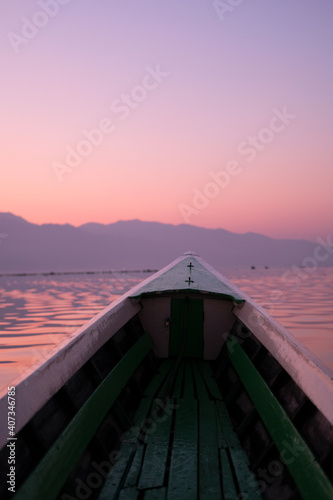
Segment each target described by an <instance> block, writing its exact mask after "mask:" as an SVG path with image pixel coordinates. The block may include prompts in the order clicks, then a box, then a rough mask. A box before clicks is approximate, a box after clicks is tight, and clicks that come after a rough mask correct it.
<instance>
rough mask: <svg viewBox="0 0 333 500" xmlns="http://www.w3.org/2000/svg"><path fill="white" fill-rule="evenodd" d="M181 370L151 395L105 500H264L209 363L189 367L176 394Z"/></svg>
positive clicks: (184, 366)
mask: <svg viewBox="0 0 333 500" xmlns="http://www.w3.org/2000/svg"><path fill="white" fill-rule="evenodd" d="M173 365H174V361H171V360H165V361H163V362H162V364H161V366H160V369H159V372H158V374H157V375H156V376H155V377H154V378H153V380H152V381H151V383H150V385H149V386H148V387H147V389H146V390H145V394H144V398H143V400H142V402H141V404H140V406H139V408H138V410H137V413H136V416H135V422H134V426H133V427H132V428H131V429H130V430H129V432H128V433H127V434H126V435H125V437H124V440H123V443H122V446H121V448H120V450H119V452H118V455H117V457H116V462H115V464H114V466H113V468H112V469H111V472H110V475H109V476H108V478H107V480H106V483H105V485H104V488H103V490H102V492H101V494H100V496H99V500H116V499H120V500H121V499H132V498H133V499H138V498H140V499H141V498H144V499H145V500H146V499H148V500H149V499H158V500H162V499H170V500H171V499H172V500H177V499H182V500H183V499H192V498H193V499H209V500H212V499H214V500H218V499H222V498H225V499H229V500H232V499H235V498H249V499H253V500H257V499H260V498H261V495H260V493H259V491H258V490H259V488H258V485H257V483H256V480H255V478H254V475H253V473H252V472H251V471H250V468H249V462H248V458H247V455H246V453H245V451H244V450H243V448H242V446H241V444H240V442H239V440H238V437H237V435H236V433H235V432H234V430H233V428H232V424H231V421H230V419H229V415H228V412H227V410H226V407H225V404H224V403H223V401H222V396H221V393H220V391H219V389H218V387H217V384H216V382H215V380H214V378H213V376H212V373H211V368H210V364H209V362H206V361H195V360H184V361H182V363H181V364H180V366H179V370H178V374H177V377H176V379H175V383H174V385H173V387H172V388H171V390H170V379H171V378H172V367H173ZM240 494H242V495H243V497H240V496H239V495H240Z"/></svg>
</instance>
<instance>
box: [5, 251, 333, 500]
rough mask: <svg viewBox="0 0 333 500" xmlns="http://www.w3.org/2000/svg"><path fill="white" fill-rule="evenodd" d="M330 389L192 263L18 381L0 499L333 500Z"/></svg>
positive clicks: (113, 310) (277, 331)
mask: <svg viewBox="0 0 333 500" xmlns="http://www.w3.org/2000/svg"><path fill="white" fill-rule="evenodd" d="M332 378H333V377H332V372H331V371H330V370H329V369H328V368H326V367H325V366H323V365H322V364H321V363H320V362H319V361H318V360H317V359H316V358H315V357H314V356H313V355H312V354H310V353H309V352H308V351H307V350H306V349H305V348H304V347H303V346H302V345H301V344H299V343H298V342H297V340H295V338H294V337H293V336H292V335H290V334H289V333H288V332H287V331H286V330H285V329H284V328H283V327H282V326H281V325H279V324H278V323H277V322H276V321H275V320H273V319H272V318H271V317H270V316H269V315H268V314H267V312H265V311H264V310H263V309H262V308H261V307H259V306H258V305H257V304H256V303H255V302H254V301H253V300H251V299H250V298H249V297H247V296H246V295H245V294H244V293H242V292H241V291H240V290H239V289H238V288H237V287H236V286H234V285H233V284H232V283H230V282H229V281H228V280H226V279H225V278H224V277H223V276H221V275H220V274H219V273H218V272H216V271H215V270H214V269H213V268H211V267H210V266H209V265H208V264H206V263H205V262H204V261H203V260H202V259H201V258H200V257H198V256H197V255H195V254H193V253H190V252H188V253H187V254H185V255H184V256H182V257H180V258H179V259H177V260H176V261H174V262H173V263H171V264H170V265H169V266H167V267H166V268H164V269H162V270H161V271H159V272H158V273H156V274H155V275H153V276H151V277H150V278H148V279H147V280H145V281H144V282H143V283H142V284H140V285H137V286H136V287H134V288H133V289H132V290H130V291H129V292H128V293H126V294H125V295H124V296H122V297H121V298H120V299H118V300H117V301H115V302H113V303H112V304H111V305H110V306H109V307H107V308H106V309H105V310H104V311H102V312H101V313H100V314H98V315H97V316H96V317H95V318H93V319H92V320H91V321H90V322H88V323H87V324H86V325H84V326H83V327H82V328H81V329H80V330H79V331H78V332H77V333H76V334H75V335H74V336H72V337H70V338H68V339H67V340H66V341H65V342H64V343H63V344H61V345H59V346H57V348H56V349H55V351H54V352H51V354H50V357H49V358H48V359H47V360H42V361H41V362H40V364H39V365H38V366H35V367H34V368H33V369H32V370H31V371H30V373H28V374H25V376H24V377H22V378H21V379H19V380H17V381H15V383H14V384H13V385H15V388H16V389H15V390H16V435H15V437H16V438H17V439H16V440H15V450H16V462H15V482H16V486H15V495H14V496H13V494H12V493H11V492H9V491H8V487H9V484H8V483H7V481H8V479H9V478H8V477H7V474H8V467H9V466H8V453H9V451H8V450H9V448H8V443H11V442H12V441H11V440H10V439H8V433H7V432H8V431H7V429H6V425H2V426H1V435H0V445H1V448H2V451H1V453H0V463H1V491H0V496H1V498H12V497H13V498H14V499H15V500H34V499H40V500H45V499H47V500H52V499H56V498H60V499H62V500H71V499H97V498H99V499H100V500H111V499H114V500H116V499H144V500H149V499H150V500H152V499H158V500H161V499H172V500H175V499H206V498H207V499H210V500H212V499H214V500H218V499H227V500H233V499H260V498H264V499H279V500H294V499H299V498H302V499H309V500H314V499H321V500H324V499H327V500H328V499H332V498H333V487H332V475H333V425H332V424H333V397H332V396H333V385H332ZM0 404H1V407H0V409H1V414H2V415H7V406H8V401H7V393H6V394H4V395H3V397H2V399H1V401H0Z"/></svg>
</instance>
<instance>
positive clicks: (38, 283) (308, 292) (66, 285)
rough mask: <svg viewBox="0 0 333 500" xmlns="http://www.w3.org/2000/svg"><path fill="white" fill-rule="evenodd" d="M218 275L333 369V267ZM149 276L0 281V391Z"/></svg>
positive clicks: (103, 275)
mask: <svg viewBox="0 0 333 500" xmlns="http://www.w3.org/2000/svg"><path fill="white" fill-rule="evenodd" d="M221 271H222V272H223V274H224V275H225V276H226V277H227V278H228V279H230V280H231V281H233V282H234V283H235V284H237V285H238V286H239V287H240V288H241V289H242V290H244V292H246V293H247V294H248V295H249V296H251V297H252V298H253V299H255V300H256V301H257V302H258V303H259V304H260V305H262V306H263V307H265V308H266V309H267V310H268V311H269V313H270V314H271V315H272V316H273V317H274V318H276V319H277V320H278V321H279V322H280V323H281V324H282V325H284V326H285V327H286V328H287V329H288V330H289V331H290V332H291V333H292V334H293V335H295V337H297V338H298V339H299V340H300V341H301V342H302V343H303V344H304V345H305V346H306V347H307V348H308V349H309V350H310V351H312V352H313V353H315V354H316V355H317V356H318V357H319V358H320V359H321V360H322V361H323V362H324V363H325V364H326V365H327V366H329V367H330V368H331V369H333V268H320V269H316V270H315V271H313V272H311V274H309V272H305V270H300V272H301V273H302V275H300V276H299V277H297V276H296V274H293V273H291V271H290V270H284V269H256V270H251V269H247V270H240V269H234V270H232V269H224V270H221ZM286 272H288V274H285V273H286ZM148 276H149V273H113V274H80V275H75V274H72V275H56V276H17V277H14V276H12V277H5V276H3V277H0V389H1V388H2V387H4V386H7V385H11V382H12V381H13V380H14V379H15V378H16V377H18V376H20V375H21V374H22V373H23V372H24V371H25V370H26V369H27V368H29V367H31V366H32V365H33V364H34V363H36V362H37V361H38V360H39V359H40V358H41V357H46V356H47V353H48V352H49V351H50V349H52V348H53V347H54V346H55V345H56V344H57V343H59V342H60V341H61V340H63V339H64V338H65V337H66V336H68V335H71V334H73V333H74V332H75V331H76V329H77V328H78V327H80V326H81V325H83V324H84V323H85V322H86V321H87V320H89V319H90V318H91V317H92V316H94V315H95V314H97V313H98V312H99V311H101V310H102V309H103V308H104V307H105V306H107V305H108V304H109V303H110V302H111V301H113V300H115V299H116V298H117V297H119V296H120V295H122V294H123V293H124V292H125V291H127V290H129V289H130V288H131V287H132V286H134V285H135V284H136V283H138V282H140V281H142V280H143V279H145V278H147V277H148Z"/></svg>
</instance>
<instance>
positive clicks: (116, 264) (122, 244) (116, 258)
mask: <svg viewBox="0 0 333 500" xmlns="http://www.w3.org/2000/svg"><path fill="white" fill-rule="evenodd" d="M317 246H318V244H316V243H312V242H309V241H306V240H287V239H283V240H282V239H273V238H268V237H267V236H263V235H261V234H255V233H246V234H237V233H232V232H229V231H226V230H224V229H205V228H202V227H196V226H191V225H188V224H180V225H178V226H174V225H171V224H161V223H158V222H143V221H139V220H130V221H119V222H116V223H114V224H108V225H104V224H97V223H88V224H84V225H82V226H79V227H74V226H71V225H70V224H64V225H61V224H42V225H37V224H31V223H30V222H27V221H26V220H24V219H23V218H22V217H18V216H15V215H13V214H11V213H0V273H15V272H50V271H54V272H59V271H101V270H111V269H117V270H120V269H123V268H125V269H147V268H150V269H157V268H161V267H163V266H164V265H166V264H168V263H169V262H170V261H171V260H173V259H175V258H177V257H178V256H179V255H182V254H183V253H184V252H186V251H188V250H193V251H195V252H196V253H198V254H199V255H201V257H203V258H204V259H205V260H207V262H209V263H210V264H211V265H213V266H215V267H217V268H218V269H223V268H225V267H249V266H252V265H253V266H256V267H263V266H265V265H267V266H269V267H288V266H292V265H297V266H299V265H302V263H303V262H304V259H306V258H309V257H310V258H312V259H313V258H314V257H313V256H314V251H315V248H316V247H317ZM324 252H325V251H324V250H322V253H321V255H324ZM305 264H306V265H310V264H309V263H308V262H307V261H306V262H305ZM318 264H319V265H333V256H332V254H330V257H329V259H327V260H325V261H322V262H318Z"/></svg>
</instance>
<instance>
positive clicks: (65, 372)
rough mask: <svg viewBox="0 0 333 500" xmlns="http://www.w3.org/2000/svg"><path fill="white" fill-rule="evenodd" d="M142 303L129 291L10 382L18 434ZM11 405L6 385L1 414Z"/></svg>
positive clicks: (1, 434) (0, 435)
mask: <svg viewBox="0 0 333 500" xmlns="http://www.w3.org/2000/svg"><path fill="white" fill-rule="evenodd" d="M140 310H141V306H140V304H139V303H135V302H134V301H132V300H130V299H129V298H128V293H126V294H124V295H122V296H121V297H120V298H119V299H117V300H116V301H114V302H112V303H111V304H110V305H109V306H107V307H106V308H105V309H103V310H102V311H101V312H100V313H98V314H97V315H95V316H94V317H93V318H92V319H90V320H89V321H88V322H87V323H85V324H84V325H83V326H82V327H80V328H79V329H78V330H77V331H75V333H74V334H72V335H70V336H69V337H67V338H66V339H64V340H63V341H62V342H61V343H59V344H58V345H56V346H55V347H54V348H53V349H51V350H50V351H48V352H47V353H46V355H45V356H43V357H42V358H41V359H40V360H39V361H38V362H37V363H36V364H34V365H33V366H31V367H30V368H28V369H27V370H25V371H24V372H23V373H22V374H21V375H20V376H19V377H17V378H16V379H15V380H13V381H12V382H11V386H14V387H15V392H16V394H15V398H16V405H17V409H16V427H15V432H16V434H17V433H18V432H19V431H20V430H21V429H22V428H23V427H24V425H25V424H27V423H28V422H29V420H30V419H31V418H32V417H33V416H34V415H35V414H36V413H37V411H38V410H40V409H41V408H42V407H43V406H44V404H45V403H46V402H47V401H49V400H50V399H51V398H52V396H54V394H55V393H56V392H57V391H58V390H59V389H61V387H63V385H64V384H65V383H66V382H67V381H68V380H69V379H70V378H71V377H72V376H73V375H74V374H75V373H76V372H77V371H78V370H80V368H82V366H83V365H84V364H85V363H86V362H87V361H88V360H89V359H90V358H91V357H92V356H93V355H94V354H95V353H96V352H97V351H98V349H100V348H101V347H102V346H103V345H104V344H105V343H106V342H107V341H108V340H109V339H110V338H111V337H113V336H114V335H115V334H116V333H117V332H118V331H119V330H120V328H122V327H123V326H124V325H125V324H126V323H127V322H128V321H129V320H130V319H132V318H133V317H134V316H136V314H138V312H140ZM7 406H8V392H7V387H5V388H3V390H2V391H1V393H0V413H3V414H5V413H6V412H7ZM7 437H8V433H7V431H6V428H5V426H3V427H2V428H1V429H0V449H2V448H3V446H5V444H6V442H7Z"/></svg>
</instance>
